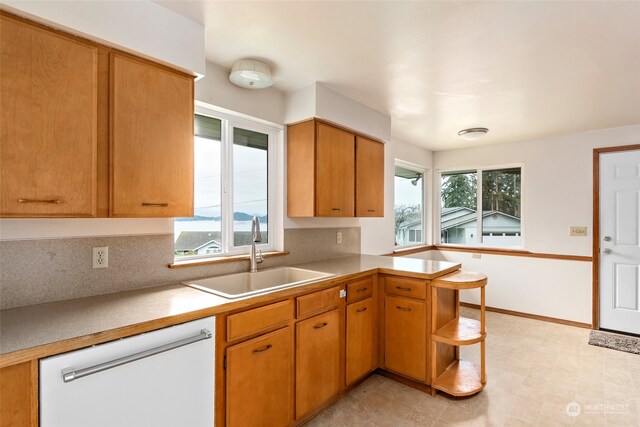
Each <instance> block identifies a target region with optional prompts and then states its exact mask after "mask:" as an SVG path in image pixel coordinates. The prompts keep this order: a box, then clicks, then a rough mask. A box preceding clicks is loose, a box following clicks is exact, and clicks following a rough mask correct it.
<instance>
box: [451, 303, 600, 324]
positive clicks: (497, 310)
mask: <svg viewBox="0 0 640 427" xmlns="http://www.w3.org/2000/svg"><path fill="white" fill-rule="evenodd" d="M460 305H461V306H462V307H469V308H476V309H479V308H480V306H479V305H478V304H471V303H468V302H462V301H460ZM485 310H487V311H493V312H495V313H501V314H509V315H511V316H518V317H525V318H527V319H534V320H542V321H543V322H551V323H559V324H561V325H567V326H575V327H577V328H584V329H592V327H593V325H591V323H582V322H574V321H573V320H565V319H558V318H556V317H548V316H540V315H539V314H531V313H523V312H521V311H513V310H505V309H504V308H496V307H485Z"/></svg>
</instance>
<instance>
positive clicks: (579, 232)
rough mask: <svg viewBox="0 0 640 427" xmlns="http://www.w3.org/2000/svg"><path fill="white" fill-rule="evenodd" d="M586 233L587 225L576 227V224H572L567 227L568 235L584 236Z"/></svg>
mask: <svg viewBox="0 0 640 427" xmlns="http://www.w3.org/2000/svg"><path fill="white" fill-rule="evenodd" d="M586 235H587V227H578V226H576V225H572V226H571V227H569V236H582V237H584V236H586Z"/></svg>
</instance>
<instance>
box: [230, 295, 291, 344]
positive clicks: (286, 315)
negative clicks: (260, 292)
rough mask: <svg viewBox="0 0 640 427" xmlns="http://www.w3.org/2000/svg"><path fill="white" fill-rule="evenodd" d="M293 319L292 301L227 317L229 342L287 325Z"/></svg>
mask: <svg viewBox="0 0 640 427" xmlns="http://www.w3.org/2000/svg"><path fill="white" fill-rule="evenodd" d="M290 317H291V301H289V300H287V301H281V302H277V303H275V304H270V305H266V306H264V307H259V308H254V309H253V310H249V311H245V312H242V313H238V314H232V315H231V316H229V317H227V341H233V340H236V339H238V338H243V337H247V336H249V335H252V334H255V333H258V332H260V331H264V330H266V329H269V328H272V327H274V326H277V325H280V324H283V323H286V322H287V321H288V320H289V319H290Z"/></svg>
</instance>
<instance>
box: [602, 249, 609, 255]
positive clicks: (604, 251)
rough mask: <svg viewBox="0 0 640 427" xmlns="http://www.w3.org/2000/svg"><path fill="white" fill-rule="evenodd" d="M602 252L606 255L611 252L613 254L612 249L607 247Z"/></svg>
mask: <svg viewBox="0 0 640 427" xmlns="http://www.w3.org/2000/svg"><path fill="white" fill-rule="evenodd" d="M602 253H603V254H605V255H609V254H611V249H609V248H605V249H603V250H602Z"/></svg>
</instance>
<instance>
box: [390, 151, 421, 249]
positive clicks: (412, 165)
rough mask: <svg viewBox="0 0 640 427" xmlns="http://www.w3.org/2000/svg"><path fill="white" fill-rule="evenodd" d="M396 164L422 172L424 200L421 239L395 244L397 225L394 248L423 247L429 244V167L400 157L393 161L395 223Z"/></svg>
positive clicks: (394, 216) (394, 211)
mask: <svg viewBox="0 0 640 427" xmlns="http://www.w3.org/2000/svg"><path fill="white" fill-rule="evenodd" d="M396 166H401V167H403V168H405V169H410V170H412V171H414V172H418V173H421V174H422V197H421V202H422V233H421V234H422V236H421V239H420V241H417V242H409V240H408V238H407V242H408V244H406V245H397V246H396V245H395V241H396V240H395V239H396V234H395V227H394V234H393V239H394V245H393V249H394V251H402V250H405V249H412V248H417V247H421V246H425V245H427V227H428V223H427V219H428V212H427V211H428V208H429V205H428V200H429V198H428V197H427V195H428V191H429V187H430V186H429V184H430V182H429V177H430V175H429V169H428V168H426V167H424V166H420V165H418V164H415V163H410V162H407V161H405V160H400V159H397V158H396V159H394V161H393V220H394V224H395V218H396V193H395V189H396V182H395V180H396V173H395V168H396Z"/></svg>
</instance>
